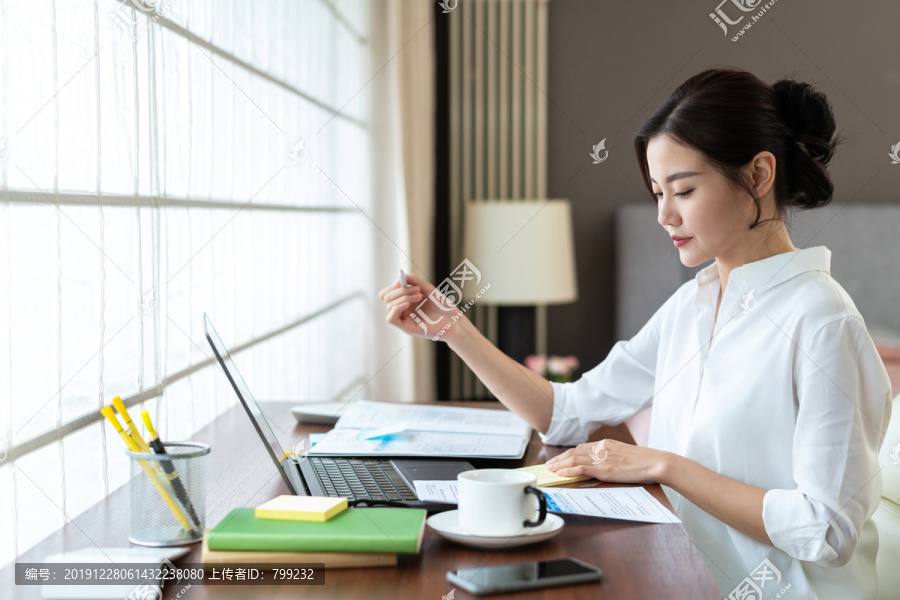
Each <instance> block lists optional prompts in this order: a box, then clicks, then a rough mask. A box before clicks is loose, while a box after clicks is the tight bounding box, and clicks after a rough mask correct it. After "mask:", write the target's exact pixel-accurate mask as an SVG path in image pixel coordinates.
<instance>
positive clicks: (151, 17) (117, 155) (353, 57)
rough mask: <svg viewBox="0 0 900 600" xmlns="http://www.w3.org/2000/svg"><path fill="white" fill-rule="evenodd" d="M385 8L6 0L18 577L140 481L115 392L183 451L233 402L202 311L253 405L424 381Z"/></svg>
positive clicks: (5, 391)
mask: <svg viewBox="0 0 900 600" xmlns="http://www.w3.org/2000/svg"><path fill="white" fill-rule="evenodd" d="M373 1H374V5H373V2H370V1H369V0H345V1H338V0H307V1H302V2H297V1H290V0H267V1H259V0H254V1H251V0H232V1H228V0H190V1H189V2H188V1H187V0H153V1H152V2H151V0H144V4H140V2H139V0H128V1H126V2H124V3H123V2H116V1H113V0H97V1H96V2H95V1H92V0H66V1H62V0H28V1H27V2H26V1H25V0H0V85H2V94H0V103H2V104H0V143H2V146H0V458H2V459H3V462H2V464H0V565H2V564H4V563H7V562H9V561H10V560H12V559H13V558H14V557H15V556H17V555H18V554H21V553H22V552H24V551H25V550H26V549H27V548H29V547H30V546H32V545H34V544H35V543H36V542H37V541H39V540H40V539H41V538H43V537H44V536H46V535H47V534H49V533H51V532H52V531H53V530H54V529H56V528H58V527H59V526H60V525H62V524H63V523H65V521H66V520H67V519H70V518H73V517H74V516H75V515H77V514H78V513H80V512H81V511H83V510H84V509H86V508H87V507H89V506H90V505H92V504H94V503H95V502H97V501H98V500H100V499H102V497H103V496H104V495H105V494H107V493H108V492H109V491H110V490H112V489H114V488H116V487H117V486H119V485H121V484H122V483H124V482H125V480H126V478H127V463H126V460H125V456H124V454H123V449H124V447H123V446H122V443H121V440H119V439H118V437H117V436H116V435H115V433H114V432H113V431H112V429H111V428H109V427H107V426H105V425H103V424H102V423H101V422H100V420H99V418H98V413H97V409H98V408H99V407H100V406H102V405H103V404H105V403H108V402H109V401H110V399H111V398H112V397H113V396H115V395H119V396H122V398H123V399H126V401H127V402H129V403H130V404H132V405H141V406H146V407H147V408H148V409H149V410H150V412H151V414H152V415H153V416H154V420H155V422H156V425H157V428H158V429H159V430H160V431H161V433H162V434H163V437H164V439H171V440H175V439H189V438H190V436H191V434H192V433H193V432H194V431H196V430H197V429H199V428H200V427H202V426H203V425H204V424H206V423H208V422H209V421H210V420H211V419H213V418H214V417H215V416H216V415H218V414H220V413H222V412H223V411H224V410H226V409H228V408H229V407H230V406H232V405H233V404H234V402H235V398H234V394H233V393H232V392H231V390H230V388H228V387H227V382H226V380H225V378H224V376H223V375H222V374H221V373H219V372H218V371H217V369H216V368H215V367H214V366H211V362H210V359H209V357H210V352H209V348H208V346H207V344H206V343H205V340H204V338H203V335H202V323H201V315H202V313H203V312H208V313H209V314H210V317H211V318H212V321H213V322H214V323H215V325H216V327H217V329H218V331H219V333H220V335H221V336H222V338H223V340H224V341H225V342H226V343H227V344H230V345H231V346H233V347H245V349H244V350H242V351H240V352H239V353H237V355H236V360H237V362H238V364H239V365H240V367H241V369H242V371H243V374H244V376H245V378H246V379H247V381H248V384H249V386H250V388H251V389H252V390H253V391H254V394H255V396H256V397H257V399H258V400H282V401H291V402H293V401H303V400H326V399H343V398H349V397H351V396H353V395H354V394H359V396H358V397H361V396H366V397H373V396H374V397H379V396H381V397H380V398H379V399H391V398H390V397H389V395H390V394H393V393H394V392H395V391H396V390H397V389H398V388H397V387H396V386H397V385H408V382H410V381H412V372H411V371H412V367H411V366H410V365H408V364H406V363H403V362H402V361H400V362H397V363H396V364H391V362H392V361H391V358H392V357H393V356H394V355H395V353H396V352H397V351H402V349H403V346H402V343H403V341H402V340H401V339H399V338H397V337H396V336H395V335H393V334H389V335H387V336H384V335H382V333H383V332H384V331H385V329H386V325H385V324H384V322H383V310H381V311H379V308H380V307H378V306H377V304H378V302H377V297H376V296H375V294H376V292H377V290H378V289H379V288H380V287H381V286H383V285H384V284H385V281H386V279H385V277H386V274H387V273H389V272H392V271H395V269H392V268H390V267H391V266H392V265H397V264H400V261H402V260H405V257H404V254H406V253H407V245H408V239H407V238H408V234H407V233H406V231H407V230H406V228H407V222H406V217H405V207H404V205H403V200H404V195H403V193H404V192H403V184H402V181H397V180H398V178H402V173H403V165H402V160H401V155H400V146H398V145H397V144H396V139H398V135H399V134H398V133H397V131H396V130H395V129H396V128H397V127H399V126H400V122H399V120H397V119H395V118H393V119H385V120H384V123H381V124H379V122H380V121H382V119H383V117H384V115H385V113H384V111H385V110H387V109H388V108H389V107H391V106H394V105H395V104H396V100H397V98H396V94H397V89H396V82H395V83H394V84H384V81H383V79H384V78H383V77H381V76H380V75H376V73H378V72H379V71H380V69H382V67H383V66H384V65H386V64H388V63H389V62H390V59H391V56H392V55H391V53H390V52H389V49H390V48H391V46H392V42H390V41H389V40H385V39H383V38H384V37H385V36H388V35H391V31H390V30H389V29H387V28H380V27H375V26H373V23H374V22H375V21H376V20H383V19H386V18H387V19H389V18H390V15H382V14H376V9H378V10H380V9H385V8H386V9H388V10H395V9H398V8H399V7H395V8H392V7H389V6H386V5H383V4H379V3H378V0H373ZM134 2H137V3H134ZM379 6H380V7H381V8H380V9H379V8H378V7H379ZM373 75H374V76H375V77H374V79H373ZM428 84H429V85H431V82H428ZM391 140H393V141H391ZM383 191H387V192H388V193H387V194H386V195H384V196H380V195H379V194H380V193H381V192H383ZM376 225H377V226H376ZM391 235H393V238H391V239H387V238H388V236H391ZM387 277H390V275H387ZM373 315H378V316H379V320H377V321H376V320H374V319H373V318H372V317H373ZM379 373H384V374H385V379H384V381H385V382H386V383H381V385H380V387H375V386H373V387H368V386H367V384H369V383H372V382H378V378H379V377H380V375H379ZM370 391H371V392H372V393H369V392H370Z"/></svg>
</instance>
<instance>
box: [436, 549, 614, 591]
mask: <svg viewBox="0 0 900 600" xmlns="http://www.w3.org/2000/svg"><path fill="white" fill-rule="evenodd" d="M602 577H603V571H601V570H600V569H599V568H597V567H595V566H593V565H589V564H587V563H585V562H582V561H580V560H578V559H576V558H557V559H553V560H532V561H528V562H520V563H512V564H509V565H497V566H494V567H480V568H479V567H475V568H472V569H459V570H458V571H447V581H449V582H450V583H451V584H452V585H455V586H457V587H460V588H462V589H464V590H466V591H467V592H470V593H472V594H496V593H498V592H519V591H522V590H533V589H536V588H543V587H550V586H557V585H568V584H573V583H587V582H589V581H599V580H600V579H601V578H602Z"/></svg>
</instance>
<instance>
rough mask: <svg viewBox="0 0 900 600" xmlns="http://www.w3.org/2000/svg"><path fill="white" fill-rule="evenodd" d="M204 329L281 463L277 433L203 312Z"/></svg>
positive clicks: (251, 418) (246, 406) (233, 383)
mask: <svg viewBox="0 0 900 600" xmlns="http://www.w3.org/2000/svg"><path fill="white" fill-rule="evenodd" d="M203 331H204V333H206V339H207V340H208V341H209V345H210V346H212V349H213V352H215V353H216V358H217V359H219V364H220V365H221V366H222V369H224V371H225V375H226V376H227V377H228V380H229V381H231V385H232V386H233V387H234V391H235V392H236V393H237V395H238V399H239V400H240V401H241V404H243V405H244V408H246V409H247V414H248V415H249V416H250V420H251V421H253V426H254V427H256V431H257V433H259V437H260V438H262V440H263V442H264V443H265V445H266V447H267V448H268V450H269V454H270V455H271V456H272V460H274V461H275V463H276V464H278V463H280V462H281V459H282V458H283V457H284V447H283V446H282V445H281V444H280V443H279V442H278V438H276V437H275V433H274V432H273V431H272V427H271V426H270V425H269V421H268V419H266V416H265V415H264V414H263V411H262V409H261V408H260V407H259V405H258V404H257V403H256V400H254V398H253V394H251V393H250V389H249V388H248V387H247V384H246V382H244V378H243V377H242V376H241V373H240V371H238V369H237V366H236V365H235V364H234V361H233V360H232V359H231V353H230V352H229V351H228V348H226V347H225V344H223V343H222V339H221V338H220V337H219V334H218V333H216V328H215V327H214V326H213V324H212V321H210V320H209V316H208V315H207V314H206V313H203ZM280 470H281V469H279V471H280ZM282 475H283V473H282ZM288 485H289V486H290V485H291V484H290V482H288Z"/></svg>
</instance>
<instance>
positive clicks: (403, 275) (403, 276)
mask: <svg viewBox="0 0 900 600" xmlns="http://www.w3.org/2000/svg"><path fill="white" fill-rule="evenodd" d="M400 285H402V286H403V287H409V284H408V283H406V273H404V272H403V269H400Z"/></svg>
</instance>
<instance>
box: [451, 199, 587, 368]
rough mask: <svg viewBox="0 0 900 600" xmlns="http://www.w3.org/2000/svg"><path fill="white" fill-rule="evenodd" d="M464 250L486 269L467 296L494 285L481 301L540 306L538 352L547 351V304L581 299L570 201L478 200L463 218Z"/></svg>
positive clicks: (537, 313) (537, 310) (468, 206)
mask: <svg viewBox="0 0 900 600" xmlns="http://www.w3.org/2000/svg"><path fill="white" fill-rule="evenodd" d="M464 219H465V220H464V228H465V229H464V242H463V249H464V252H465V255H464V256H463V258H466V259H468V260H469V261H470V262H471V263H472V264H473V265H475V267H476V268H477V269H478V270H479V271H480V273H481V282H480V283H479V284H478V285H469V286H466V287H465V288H464V289H463V300H465V301H468V300H471V299H473V298H474V296H475V294H476V293H477V292H478V291H479V290H481V289H482V288H484V286H486V285H487V284H490V285H491V287H490V289H489V290H487V291H486V292H485V293H484V294H483V295H482V297H481V298H479V299H478V303H479V304H485V305H495V306H531V305H533V306H535V337H536V344H535V345H536V350H537V354H543V355H546V354H547V312H546V311H547V305H549V304H565V303H568V302H574V301H575V300H577V299H578V282H577V279H576V277H575V244H574V241H573V235H572V211H571V206H570V204H569V201H568V200H474V201H472V202H468V203H467V204H466V208H465V216H464Z"/></svg>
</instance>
